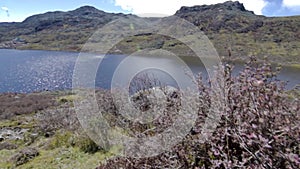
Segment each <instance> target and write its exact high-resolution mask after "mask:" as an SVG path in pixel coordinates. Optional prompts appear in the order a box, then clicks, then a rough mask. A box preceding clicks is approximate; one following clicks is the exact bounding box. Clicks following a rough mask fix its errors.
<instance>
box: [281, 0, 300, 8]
mask: <svg viewBox="0 0 300 169" xmlns="http://www.w3.org/2000/svg"><path fill="white" fill-rule="evenodd" d="M282 3H283V5H284V6H287V7H295V6H300V1H299V0H283V2H282Z"/></svg>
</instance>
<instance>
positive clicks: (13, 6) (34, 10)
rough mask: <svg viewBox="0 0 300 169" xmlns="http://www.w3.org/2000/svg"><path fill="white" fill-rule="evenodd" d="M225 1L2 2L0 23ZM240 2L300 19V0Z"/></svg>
mask: <svg viewBox="0 0 300 169" xmlns="http://www.w3.org/2000/svg"><path fill="white" fill-rule="evenodd" d="M225 1H227V0H72V1H71V0H0V22H21V21H23V20H24V19H25V18H27V17H29V16H31V15H34V14H40V13H45V12H48V11H69V10H74V9H76V8H78V7H80V6H84V5H91V6H94V7H96V8H98V9H100V10H103V11H105V12H113V13H120V12H121V13H133V14H136V15H139V16H160V15H162V16H164V15H172V14H174V13H175V12H176V11H177V10H178V9H179V8H180V7H181V6H194V5H204V4H206V5H210V4H216V3H221V2H225ZM239 1H240V2H241V3H243V4H244V6H245V8H246V9H248V10H251V11H254V13H255V14H258V15H265V16H292V15H300V0H239ZM149 14H150V15H149Z"/></svg>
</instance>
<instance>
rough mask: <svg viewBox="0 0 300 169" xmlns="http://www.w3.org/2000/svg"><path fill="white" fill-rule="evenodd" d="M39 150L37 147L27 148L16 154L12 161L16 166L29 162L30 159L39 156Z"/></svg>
mask: <svg viewBox="0 0 300 169" xmlns="http://www.w3.org/2000/svg"><path fill="white" fill-rule="evenodd" d="M38 155H39V152H38V150H37V149H35V148H25V149H23V150H21V151H20V152H18V153H17V154H15V155H14V156H13V157H12V158H11V159H10V161H11V162H13V163H14V164H15V165H16V166H19V165H22V164H25V163H27V162H28V161H29V160H31V159H33V158H35V157H37V156H38Z"/></svg>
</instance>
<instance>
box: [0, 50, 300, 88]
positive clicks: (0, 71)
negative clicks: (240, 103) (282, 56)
mask: <svg viewBox="0 0 300 169" xmlns="http://www.w3.org/2000/svg"><path fill="white" fill-rule="evenodd" d="M77 57H78V53H76V52H54V51H33V50H8V49H0V92H1V93H3V92H25V93H28V92H34V91H43V90H62V89H71V88H72V76H73V69H74V66H75V63H76V59H77ZM99 57H101V56H95V57H94V59H95V61H96V60H97V59H99ZM123 58H124V56H110V57H107V58H105V59H104V60H103V62H102V64H101V66H100V67H101V68H100V69H99V70H98V71H99V72H101V73H98V74H97V78H96V86H97V87H102V88H109V87H110V82H111V77H112V75H113V73H114V70H115V68H116V67H117V66H118V64H119V63H120V62H121V61H122V59H123ZM135 59H136V64H143V63H149V62H150V63H152V62H153V64H155V63H156V62H158V61H159V62H162V63H164V65H165V66H166V67H171V68H173V67H174V68H176V67H178V66H177V65H176V63H175V62H173V61H172V60H169V59H162V58H158V57H157V58H156V57H151V58H145V57H136V58H135ZM185 61H186V63H187V64H188V65H189V66H190V68H191V69H192V71H193V72H199V71H201V72H204V74H205V72H206V71H205V69H204V68H203V66H201V64H199V63H195V59H186V60H185ZM199 65H200V66H199ZM131 66H133V65H128V69H130V67H131ZM239 69H241V66H240V65H237V69H236V70H239ZM154 72H155V71H154ZM155 74H156V75H157V76H158V77H159V80H163V81H165V83H174V81H173V80H174V79H172V78H171V77H170V76H169V75H167V74H165V73H163V72H159V71H156V72H155ZM299 74H300V71H299V69H294V68H284V69H283V70H282V72H281V74H280V75H279V78H280V79H281V80H285V81H288V88H292V87H293V86H295V85H296V84H299V83H300V78H299Z"/></svg>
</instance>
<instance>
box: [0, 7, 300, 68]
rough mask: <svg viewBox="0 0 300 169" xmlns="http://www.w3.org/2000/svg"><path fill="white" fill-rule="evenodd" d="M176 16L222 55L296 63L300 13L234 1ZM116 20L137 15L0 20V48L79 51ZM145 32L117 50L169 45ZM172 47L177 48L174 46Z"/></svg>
mask: <svg viewBox="0 0 300 169" xmlns="http://www.w3.org/2000/svg"><path fill="white" fill-rule="evenodd" d="M175 15H176V16H178V17H181V18H184V19H186V20H188V21H190V22H191V23H193V24H194V25H196V26H198V27H199V28H200V29H201V30H202V31H203V32H204V33H205V34H206V35H207V36H208V37H209V38H210V40H211V41H212V42H213V44H214V46H215V47H216V49H217V51H218V52H219V54H220V55H221V56H224V57H225V58H226V57H228V55H229V54H228V53H229V51H230V53H231V55H232V56H231V57H232V58H235V59H241V60H244V59H245V58H247V57H248V56H250V55H256V56H258V57H261V58H262V57H267V58H270V60H271V61H273V62H278V63H284V64H300V48H299V46H300V29H299V28H300V16H293V17H265V16H260V15H255V14H254V13H253V12H252V11H248V10H247V9H245V7H244V5H243V4H242V3H239V2H232V1H228V2H225V3H220V4H215V5H202V6H193V7H181V9H179V10H178V11H177V12H176V14H175ZM118 18H138V17H137V16H135V15H125V14H113V13H106V12H103V11H100V10H98V9H96V8H94V7H91V6H84V7H81V8H78V9H76V10H73V11H68V12H60V11H56V12H47V13H44V14H39V15H34V16H31V17H29V18H27V19H26V20H25V21H23V22H21V23H0V48H17V49H47V50H71V51H79V50H80V49H81V47H82V45H83V44H84V43H85V42H86V41H87V39H88V38H89V37H90V36H91V35H92V34H93V33H94V32H95V31H96V30H97V29H98V28H100V27H101V26H103V25H105V24H106V23H108V22H110V21H112V20H115V19H118ZM141 19H149V18H141ZM143 36H144V37H143V38H141V37H138V38H137V40H128V41H127V42H126V43H128V44H129V47H128V46H127V47H125V46H126V43H123V44H121V47H120V48H121V49H122V46H123V49H124V51H125V53H126V52H131V51H132V50H130V45H136V44H142V46H143V44H146V46H145V45H144V46H143V47H142V48H146V47H147V44H149V41H150V40H151V41H154V43H151V45H152V46H154V47H155V48H165V49H166V48H168V47H167V46H166V45H167V44H168V43H164V41H168V39H163V40H158V39H157V38H156V37H155V36H153V37H150V36H151V35H143ZM162 41H163V42H162ZM133 42H134V43H133ZM153 44H154V45H153ZM173 47H174V48H176V44H175V45H174V46H173ZM134 49H136V48H134ZM121 51H123V50H121Z"/></svg>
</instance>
